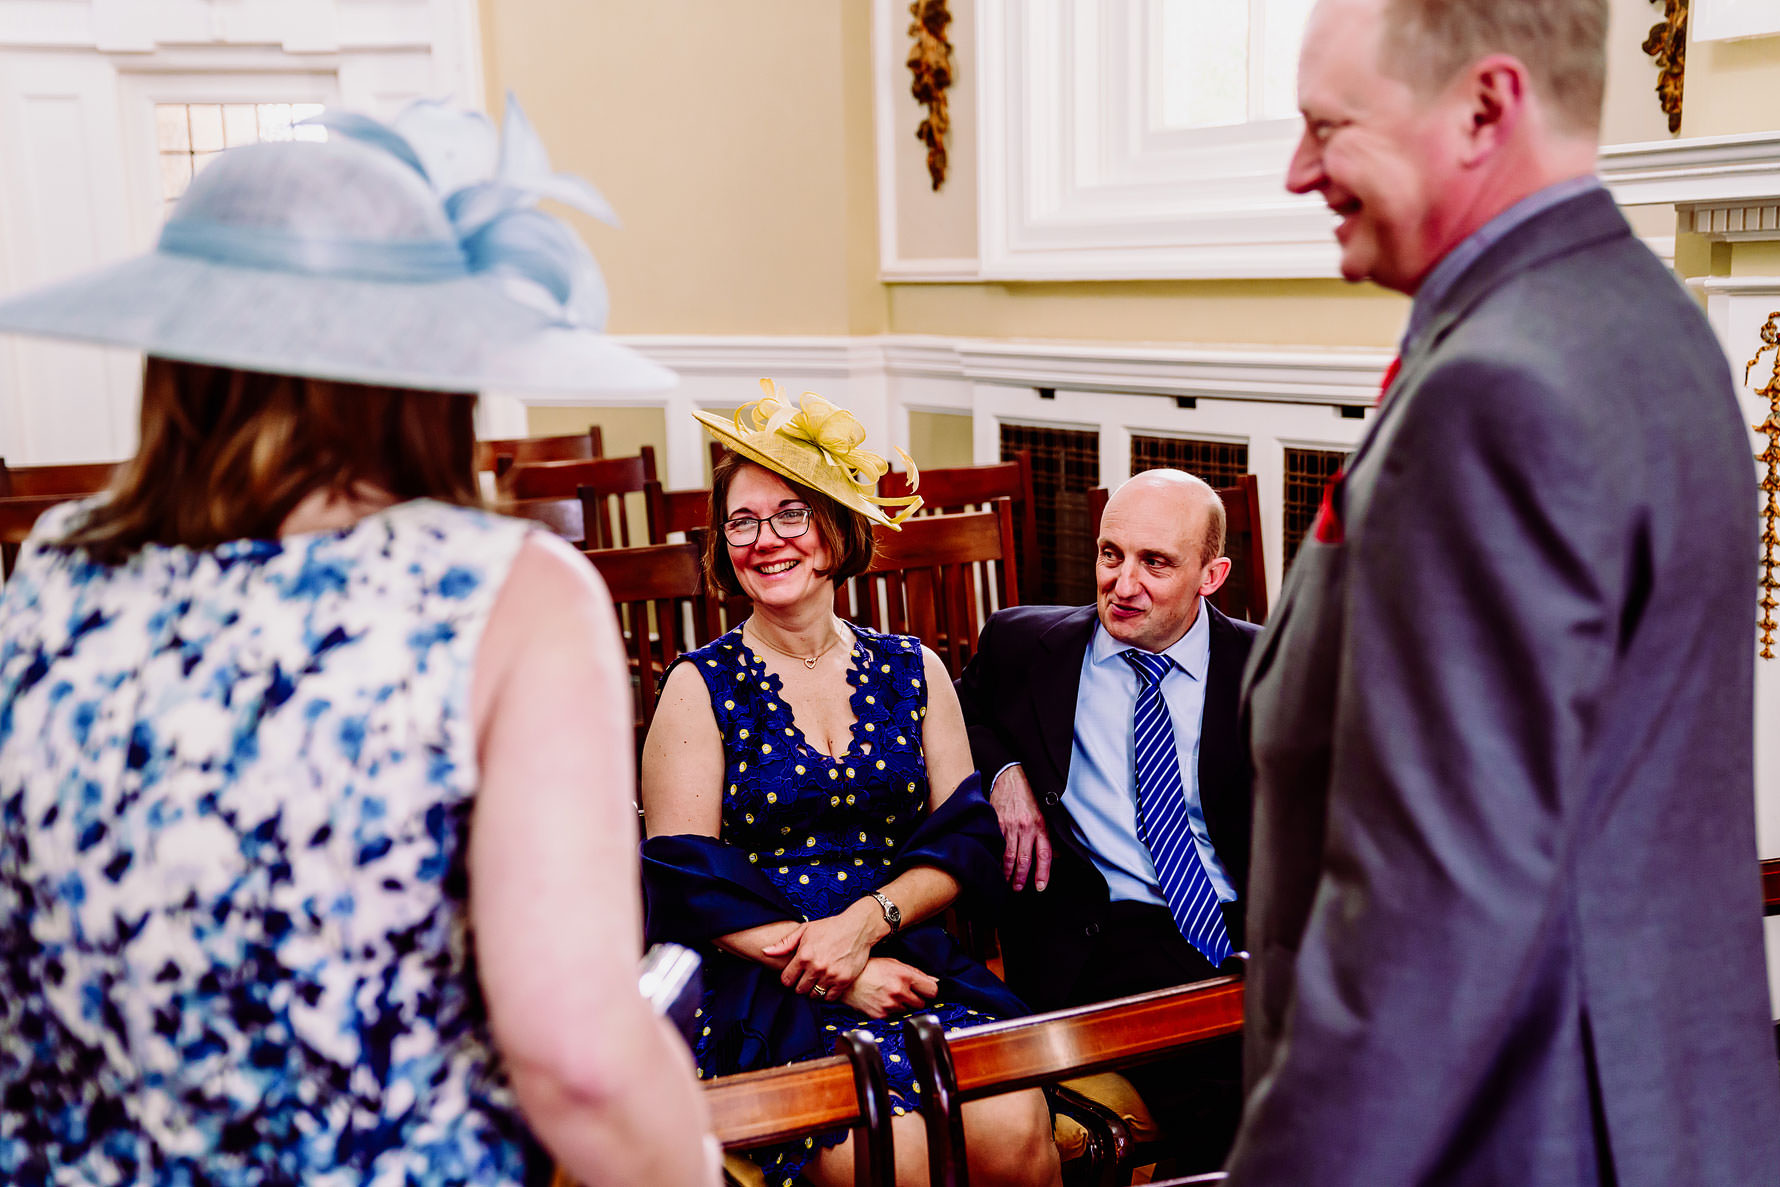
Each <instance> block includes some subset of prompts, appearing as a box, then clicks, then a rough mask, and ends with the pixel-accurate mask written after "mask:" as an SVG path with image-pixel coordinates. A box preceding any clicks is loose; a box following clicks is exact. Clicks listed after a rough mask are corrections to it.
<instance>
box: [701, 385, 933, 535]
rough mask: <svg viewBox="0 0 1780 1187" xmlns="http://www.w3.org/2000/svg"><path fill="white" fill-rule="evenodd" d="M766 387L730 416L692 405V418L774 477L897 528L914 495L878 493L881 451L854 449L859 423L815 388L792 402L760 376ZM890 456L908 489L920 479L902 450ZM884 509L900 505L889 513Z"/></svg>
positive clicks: (861, 436)
mask: <svg viewBox="0 0 1780 1187" xmlns="http://www.w3.org/2000/svg"><path fill="white" fill-rule="evenodd" d="M760 390H761V391H762V392H763V393H765V394H764V395H763V396H762V397H761V398H760V399H758V400H756V401H754V402H753V403H752V404H743V405H742V406H741V407H740V408H737V409H736V411H735V416H734V418H733V419H731V420H728V421H726V420H724V419H723V418H722V417H719V416H713V415H711V414H710V413H709V412H699V411H694V412H693V414H692V415H693V416H695V417H697V418H698V423H699V424H701V425H703V426H705V428H707V429H709V430H710V433H711V436H713V437H715V438H717V440H719V441H721V442H722V443H723V444H724V445H726V446H728V447H729V448H730V449H733V450H735V451H736V452H737V453H739V454H741V455H742V456H743V457H745V458H747V459H748V460H749V461H751V462H758V463H759V464H760V465H762V466H765V467H766V468H767V469H769V470H771V471H772V472H773V473H775V474H777V475H779V477H781V478H788V479H790V480H791V481H792V482H796V483H799V484H801V485H803V486H807V487H809V488H810V489H811V490H814V491H820V492H821V493H822V494H825V495H827V496H828V497H829V498H831V499H833V500H834V501H835V502H837V503H839V504H840V505H841V506H843V507H846V508H848V509H849V510H852V511H857V512H858V513H859V514H861V515H863V516H865V518H866V519H868V520H870V521H871V522H872V523H881V524H883V525H884V526H885V527H888V528H894V529H896V530H897V531H901V530H902V521H903V520H905V519H907V518H908V517H909V516H911V515H913V514H914V513H915V512H916V511H918V510H920V509H921V496H920V495H915V494H910V495H902V496H899V497H895V498H880V497H879V496H878V493H877V489H878V479H880V478H882V477H883V476H884V475H885V474H887V473H888V472H889V470H890V463H889V462H887V461H885V460H884V458H883V456H882V455H881V454H876V453H873V452H872V451H871V450H869V449H863V448H861V444H862V443H863V442H864V441H865V426H864V425H862V424H860V423H859V418H858V417H856V416H854V415H853V414H852V413H851V412H848V411H847V410H846V409H845V408H836V407H835V406H834V405H833V404H830V403H829V402H828V401H827V400H824V399H823V398H822V397H821V396H818V395H817V394H816V393H815V392H805V393H804V394H803V396H802V397H801V398H800V399H799V401H798V404H797V406H796V407H793V406H792V404H791V401H789V400H788V399H786V398H785V395H784V393H783V392H781V391H780V390H779V385H778V384H777V383H775V382H774V381H773V380H771V379H762V380H761V381H760ZM896 452H897V454H898V455H900V456H901V458H902V460H903V461H904V462H905V463H907V465H908V468H909V476H908V482H909V489H910V490H911V491H912V490H914V489H915V488H916V487H917V486H918V485H919V484H920V480H921V475H920V472H919V471H917V470H916V469H915V463H914V461H913V460H912V459H910V457H909V455H908V454H906V453H903V451H902V450H900V449H898V450H897V451H896ZM886 507H892V508H900V510H898V511H897V512H896V513H895V514H894V515H891V514H887V513H886V512H885V510H884V509H885V508H886Z"/></svg>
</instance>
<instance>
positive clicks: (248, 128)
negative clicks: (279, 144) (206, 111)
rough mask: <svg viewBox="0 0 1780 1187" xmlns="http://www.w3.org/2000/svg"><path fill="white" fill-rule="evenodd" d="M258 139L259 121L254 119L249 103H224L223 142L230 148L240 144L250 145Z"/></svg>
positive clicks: (251, 105)
mask: <svg viewBox="0 0 1780 1187" xmlns="http://www.w3.org/2000/svg"><path fill="white" fill-rule="evenodd" d="M259 138H260V128H259V121H258V120H257V119H256V118H255V117H254V112H253V104H251V103H226V104H224V105H223V142H224V143H226V144H227V145H228V146H229V147H230V148H234V147H235V146H237V145H241V144H252V143H254V142H255V141H257V140H258V139H259Z"/></svg>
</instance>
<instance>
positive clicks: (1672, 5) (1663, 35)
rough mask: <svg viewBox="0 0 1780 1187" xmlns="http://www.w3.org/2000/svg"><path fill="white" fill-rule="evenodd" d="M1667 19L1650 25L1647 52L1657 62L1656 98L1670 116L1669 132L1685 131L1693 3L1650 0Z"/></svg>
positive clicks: (1683, 0) (1682, 0)
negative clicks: (1684, 86)
mask: <svg viewBox="0 0 1780 1187" xmlns="http://www.w3.org/2000/svg"><path fill="white" fill-rule="evenodd" d="M1650 2H1651V3H1652V4H1661V5H1662V6H1663V19H1662V20H1660V21H1658V22H1657V23H1656V24H1654V25H1652V26H1650V36H1648V37H1646V38H1645V39H1644V52H1645V53H1647V54H1649V55H1650V56H1651V57H1653V58H1655V59H1656V69H1657V76H1656V95H1657V99H1658V101H1660V102H1661V103H1662V106H1663V110H1664V111H1665V112H1667V113H1668V116H1669V132H1670V133H1671V134H1673V133H1676V132H1679V131H1681V83H1682V79H1683V77H1684V76H1685V75H1686V73H1687V6H1688V4H1689V2H1690V0H1650Z"/></svg>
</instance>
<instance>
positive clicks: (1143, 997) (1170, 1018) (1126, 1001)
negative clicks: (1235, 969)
mask: <svg viewBox="0 0 1780 1187" xmlns="http://www.w3.org/2000/svg"><path fill="white" fill-rule="evenodd" d="M1241 1029H1242V980H1241V979H1240V978H1238V977H1218V978H1215V979H1213V980H1210V981H1200V982H1197V983H1195V984H1192V985H1181V986H1176V987H1174V988H1172V989H1158V990H1155V991H1153V992H1150V993H1140V994H1138V995H1136V996H1134V997H1123V998H1118V999H1116V1000H1114V1001H1110V1002H1101V1003H1099V1004H1097V1005H1092V1006H1079V1007H1076V1008H1075V1009H1071V1010H1059V1011H1057V1012H1056V1013H1053V1014H1038V1015H1034V1016H1033V1017H1031V1018H1013V1019H1009V1020H1008V1021H1006V1022H991V1023H988V1024H986V1025H984V1026H975V1027H971V1028H970V1029H968V1030H961V1031H958V1032H956V1033H954V1034H953V1035H952V1036H951V1039H950V1046H951V1050H952V1067H953V1068H954V1070H955V1072H956V1074H957V1078H958V1097H959V1099H960V1100H966V1101H969V1100H978V1099H981V1098H982V1097H985V1096H995V1095H998V1094H1000V1093H1003V1092H1012V1091H1014V1090H1016V1089H1020V1088H1031V1087H1035V1086H1037V1085H1040V1084H1044V1083H1047V1082H1049V1081H1052V1080H1058V1079H1062V1078H1064V1077H1065V1076H1082V1075H1087V1074H1089V1073H1092V1072H1099V1071H1106V1070H1107V1069H1109V1068H1118V1067H1124V1066H1127V1065H1129V1064H1133V1063H1142V1062H1144V1061H1145V1060H1147V1059H1153V1058H1156V1057H1159V1056H1161V1055H1165V1054H1167V1053H1168V1052H1170V1051H1172V1050H1174V1049H1175V1048H1177V1047H1181V1046H1185V1045H1186V1044H1188V1043H1197V1042H1201V1041H1203V1040H1206V1039H1214V1038H1218V1037H1219V1036H1221V1035H1229V1034H1236V1033H1237V1032H1238V1031H1240V1030H1241Z"/></svg>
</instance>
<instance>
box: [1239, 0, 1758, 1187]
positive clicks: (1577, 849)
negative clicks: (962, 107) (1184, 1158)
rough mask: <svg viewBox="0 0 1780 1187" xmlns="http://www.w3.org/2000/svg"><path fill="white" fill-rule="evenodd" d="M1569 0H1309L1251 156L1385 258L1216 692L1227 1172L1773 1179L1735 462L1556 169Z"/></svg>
mask: <svg viewBox="0 0 1780 1187" xmlns="http://www.w3.org/2000/svg"><path fill="white" fill-rule="evenodd" d="M1606 10H1607V4H1606V0H1321V2H1320V3H1319V5H1318V7H1317V8H1316V10H1315V12H1314V13H1313V15H1312V17H1311V23H1310V27H1309V31H1308V32H1307V35H1306V37H1305V42H1304V46H1305V48H1304V51H1303V57H1302V59H1301V62H1300V68H1299V100H1300V105H1301V107H1302V108H1303V112H1304V120H1305V132H1304V136H1303V139H1302V140H1301V141H1300V144H1299V147H1298V149H1297V152H1296V154H1295V156H1294V158H1293V160H1292V164H1291V167H1290V173H1289V175H1288V179H1287V185H1288V188H1290V189H1292V190H1294V191H1297V192H1310V191H1314V192H1317V193H1320V194H1321V195H1322V196H1323V198H1324V199H1325V201H1326V202H1327V204H1328V205H1329V207H1330V209H1331V210H1332V211H1333V212H1334V213H1335V214H1336V215H1337V216H1338V217H1339V219H1340V223H1339V227H1338V229H1337V231H1336V237H1337V239H1338V240H1339V242H1340V245H1341V259H1342V270H1343V274H1344V275H1345V276H1346V277H1347V278H1348V279H1349V280H1361V279H1367V278H1369V279H1372V280H1374V281H1376V282H1377V283H1379V284H1382V285H1384V286H1386V287H1388V288H1393V289H1396V290H1398V291H1401V292H1404V293H1409V294H1413V295H1414V298H1415V303H1414V308H1413V311H1412V314H1411V318H1410V325H1409V330H1408V333H1407V335H1406V337H1405V340H1404V346H1403V352H1402V358H1401V370H1400V372H1399V373H1397V374H1395V377H1394V382H1390V383H1389V386H1388V388H1387V390H1386V392H1385V393H1384V395H1383V397H1382V401H1383V403H1382V407H1381V409H1380V410H1379V412H1378V414H1377V417H1376V419H1375V421H1374V423H1373V424H1372V425H1371V426H1370V428H1369V429H1368V432H1367V435H1366V437H1365V439H1364V440H1363V441H1362V442H1361V444H1360V445H1359V447H1358V448H1357V450H1356V451H1355V452H1354V454H1353V456H1352V457H1351V458H1350V459H1349V461H1348V463H1347V466H1346V469H1345V474H1344V475H1343V476H1342V477H1340V478H1338V479H1337V481H1336V482H1335V483H1334V484H1332V486H1331V489H1330V491H1329V493H1328V495H1327V496H1326V498H1325V501H1324V505H1323V508H1322V511H1321V513H1320V515H1319V518H1318V521H1317V524H1316V527H1315V529H1314V537H1313V538H1312V539H1309V540H1307V541H1306V542H1305V544H1304V546H1303V548H1302V550H1301V551H1300V552H1299V553H1298V555H1297V557H1296V559H1295V561H1294V564H1293V568H1292V572H1291V574H1290V577H1289V579H1288V582H1287V587H1286V590H1285V592H1284V596H1283V598H1282V601H1281V604H1280V605H1279V606H1278V607H1277V608H1276V609H1275V611H1274V615H1273V618H1272V621H1271V623H1270V624H1269V626H1268V628H1267V630H1266V632H1265V633H1264V634H1263V636H1262V638H1261V640H1260V642H1258V643H1257V644H1256V648H1255V656H1254V658H1253V660H1252V661H1251V663H1250V667H1249V671H1248V674H1247V677H1246V684H1245V693H1244V698H1245V699H1244V707H1243V711H1244V715H1245V716H1244V720H1245V721H1246V722H1247V724H1248V728H1249V730H1250V737H1251V743H1252V755H1253V759H1254V766H1255V778H1256V784H1255V812H1256V815H1255V834H1254V858H1253V867H1252V868H1253V875H1252V878H1251V881H1250V886H1249V890H1250V893H1249V943H1250V948H1251V951H1252V953H1253V957H1252V959H1251V962H1250V965H1249V975H1248V984H1247V989H1248V995H1247V1002H1246V1008H1247V1012H1248V1030H1247V1036H1246V1041H1245V1055H1246V1060H1247V1065H1248V1066H1247V1079H1248V1084H1249V1094H1248V1100H1247V1103H1246V1112H1245V1117H1244V1122H1243V1128H1242V1131H1241V1134H1240V1136H1239V1138H1238V1140H1237V1146H1236V1149H1235V1151H1234V1152H1233V1153H1232V1155H1231V1159H1230V1163H1229V1168H1230V1172H1231V1174H1230V1181H1231V1183H1232V1185H1233V1187H1252V1185H1255V1184H1278V1185H1280V1187H1302V1185H1306V1184H1317V1185H1319V1187H1340V1185H1348V1184H1352V1185H1356V1187H1357V1185H1360V1184H1364V1185H1366V1187H1373V1185H1378V1184H1390V1185H1392V1187H1407V1185H1410V1184H1441V1185H1442V1187H1469V1185H1484V1184H1491V1185H1493V1184H1503V1183H1513V1184H1516V1185H1517V1187H1560V1185H1561V1187H1575V1185H1576V1184H1596V1183H1599V1184H1609V1183H1612V1184H1619V1185H1622V1187H1641V1185H1645V1184H1649V1185H1651V1187H1658V1185H1660V1187H1673V1185H1674V1184H1678V1183H1687V1184H1700V1185H1714V1187H1716V1185H1719V1184H1724V1185H1727V1187H1728V1185H1731V1184H1736V1185H1738V1187H1741V1185H1745V1184H1749V1185H1754V1184H1772V1183H1780V1072H1777V1070H1776V1067H1775V1062H1774V1050H1773V1037H1772V1031H1771V1029H1770V1020H1769V1013H1768V999H1767V990H1766V978H1765V974H1764V968H1763V959H1762V937H1761V920H1760V908H1759V902H1758V898H1759V893H1758V888H1757V875H1756V848H1755V836H1754V780H1753V774H1752V737H1751V721H1752V696H1753V690H1752V680H1753V674H1752V663H1753V654H1754V653H1753V619H1754V614H1755V582H1754V574H1755V567H1754V563H1753V562H1754V560H1755V545H1756V523H1755V514H1754V512H1755V489H1754V481H1753V466H1752V461H1751V457H1750V446H1749V441H1748V437H1747V433H1746V430H1745V428H1744V427H1743V425H1742V423H1741V417H1740V415H1739V412H1738V407H1737V403H1736V398H1735V395H1734V392H1733V388H1732V384H1731V382H1730V378H1729V374H1728V370H1727V367H1726V360H1725V358H1724V355H1723V352H1722V351H1721V349H1720V348H1719V346H1718V344H1717V342H1716V341H1715V340H1714V338H1713V335H1712V334H1711V332H1710V330H1709V329H1708V327H1707V325H1706V323H1705V320H1704V319H1703V318H1702V317H1701V315H1700V312H1699V310H1698V308H1697V306H1696V305H1695V304H1694V303H1693V302H1692V301H1691V300H1690V299H1689V298H1688V297H1687V296H1686V294H1685V293H1684V292H1683V291H1682V290H1681V288H1680V287H1679V286H1678V285H1677V284H1676V283H1675V280H1674V278H1673V277H1672V276H1671V275H1670V274H1669V273H1668V272H1667V271H1666V270H1665V269H1664V268H1663V267H1662V265H1661V264H1660V263H1659V262H1658V261H1657V260H1656V259H1655V258H1654V257H1653V256H1651V254H1650V253H1649V252H1648V251H1647V250H1645V248H1644V247H1643V246H1642V245H1641V244H1640V243H1639V242H1638V241H1637V240H1636V239H1635V238H1634V237H1633V236H1632V235H1631V233H1630V231H1629V230H1628V228H1627V226H1626V224H1625V221H1624V220H1623V219H1622V218H1621V216H1620V214H1619V213H1618V211H1617V209H1616V208H1615V206H1614V204H1613V201H1612V199H1611V198H1610V197H1609V196H1608V194H1607V193H1606V192H1605V191H1604V190H1603V189H1601V187H1600V185H1599V183H1598V182H1596V181H1595V180H1594V177H1593V170H1594V155H1595V154H1594V145H1595V139H1596V135H1597V129H1598V124H1599V116H1600V106H1601V95H1602V78H1603V74H1604V61H1603V41H1604V36H1605V29H1606V24H1607V11H1606Z"/></svg>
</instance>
